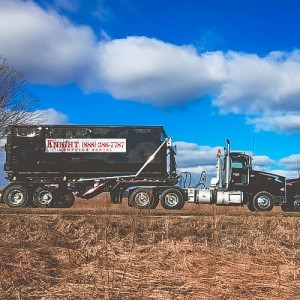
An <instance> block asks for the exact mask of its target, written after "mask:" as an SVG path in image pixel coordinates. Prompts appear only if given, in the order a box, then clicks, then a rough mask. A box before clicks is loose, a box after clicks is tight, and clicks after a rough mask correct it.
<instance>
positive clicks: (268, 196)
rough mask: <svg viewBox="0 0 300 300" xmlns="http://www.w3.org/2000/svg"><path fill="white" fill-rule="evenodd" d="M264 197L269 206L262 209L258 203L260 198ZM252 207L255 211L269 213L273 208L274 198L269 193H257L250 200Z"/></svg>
mask: <svg viewBox="0 0 300 300" xmlns="http://www.w3.org/2000/svg"><path fill="white" fill-rule="evenodd" d="M262 197H265V198H266V199H267V200H268V201H269V205H268V206H266V207H262V206H260V205H259V203H258V201H259V199H260V198H262ZM252 205H253V207H254V209H255V211H271V210H272V209H273V207H274V198H273V196H272V195H271V194H270V193H269V192H265V191H262V192H259V193H257V194H256V195H255V196H254V197H253V200H252Z"/></svg>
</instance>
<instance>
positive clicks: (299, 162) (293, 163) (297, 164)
mask: <svg viewBox="0 0 300 300" xmlns="http://www.w3.org/2000/svg"><path fill="white" fill-rule="evenodd" d="M279 163H280V165H282V166H284V168H285V169H287V170H298V169H300V153H299V154H292V155H290V156H288V157H284V158H282V159H281V160H280V161H279Z"/></svg>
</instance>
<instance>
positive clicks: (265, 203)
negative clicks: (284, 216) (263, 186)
mask: <svg viewBox="0 0 300 300" xmlns="http://www.w3.org/2000/svg"><path fill="white" fill-rule="evenodd" d="M257 206H258V208H260V209H262V210H266V209H268V208H269V207H270V206H271V199H270V198H269V197H268V196H266V195H263V196H260V197H258V198H257Z"/></svg>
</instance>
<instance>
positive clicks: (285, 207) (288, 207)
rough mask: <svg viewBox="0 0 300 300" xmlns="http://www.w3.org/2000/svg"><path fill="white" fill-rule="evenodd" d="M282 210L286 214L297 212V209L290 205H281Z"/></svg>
mask: <svg viewBox="0 0 300 300" xmlns="http://www.w3.org/2000/svg"><path fill="white" fill-rule="evenodd" d="M281 210H282V211H284V212H291V211H295V209H294V208H293V207H291V206H290V205H281Z"/></svg>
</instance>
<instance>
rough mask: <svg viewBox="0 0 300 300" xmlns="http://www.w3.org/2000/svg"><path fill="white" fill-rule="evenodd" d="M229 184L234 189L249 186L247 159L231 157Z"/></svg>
mask: <svg viewBox="0 0 300 300" xmlns="http://www.w3.org/2000/svg"><path fill="white" fill-rule="evenodd" d="M231 184H233V186H235V187H239V186H245V185H248V184H249V163H248V159H247V157H245V156H233V157H232V174H231Z"/></svg>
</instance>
